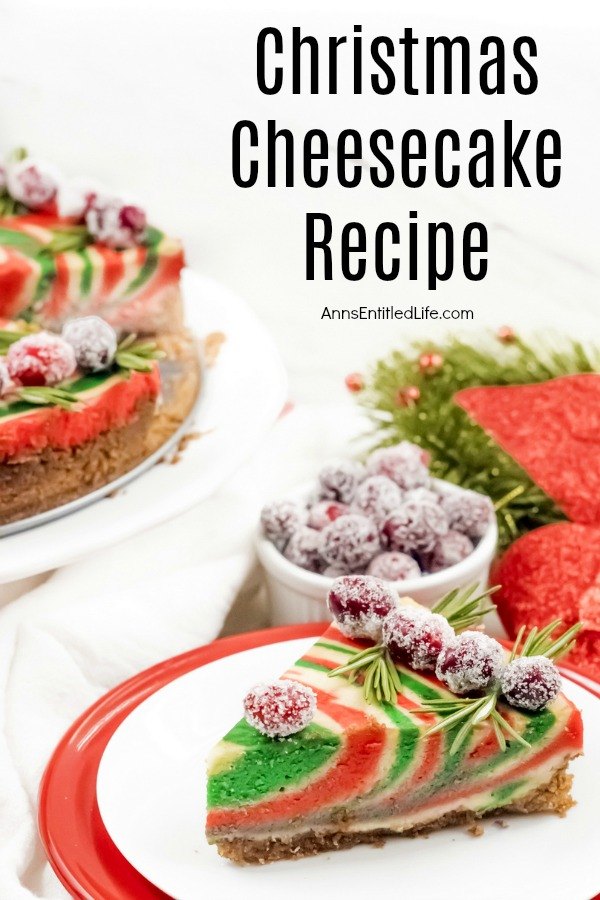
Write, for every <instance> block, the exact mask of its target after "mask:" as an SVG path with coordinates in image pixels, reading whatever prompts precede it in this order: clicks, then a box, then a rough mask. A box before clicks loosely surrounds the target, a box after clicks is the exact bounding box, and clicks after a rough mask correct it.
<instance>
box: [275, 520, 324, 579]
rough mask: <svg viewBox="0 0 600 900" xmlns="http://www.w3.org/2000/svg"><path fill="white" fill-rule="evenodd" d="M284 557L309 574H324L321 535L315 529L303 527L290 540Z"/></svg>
mask: <svg viewBox="0 0 600 900" xmlns="http://www.w3.org/2000/svg"><path fill="white" fill-rule="evenodd" d="M283 555H284V556H285V558H286V559H289V561H290V562H291V563H294V565H295V566H300V568H301V569H308V571H309V572H322V571H323V569H324V568H325V561H324V559H323V557H322V556H321V534H320V532H318V531H315V529H314V528H308V526H306V525H301V526H300V528H298V530H297V531H295V532H294V533H293V535H292V536H291V538H290V539H289V541H288V543H287V546H286V548H285V550H284V551H283Z"/></svg>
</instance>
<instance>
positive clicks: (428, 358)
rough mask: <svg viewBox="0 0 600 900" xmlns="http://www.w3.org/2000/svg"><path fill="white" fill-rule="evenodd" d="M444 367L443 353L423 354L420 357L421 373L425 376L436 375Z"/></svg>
mask: <svg viewBox="0 0 600 900" xmlns="http://www.w3.org/2000/svg"><path fill="white" fill-rule="evenodd" d="M443 365H444V357H443V356H442V354H441V353H437V352H431V353H422V354H421V355H420V357H419V371H420V372H422V374H423V375H434V374H435V373H436V372H439V371H440V369H441V368H442V366H443Z"/></svg>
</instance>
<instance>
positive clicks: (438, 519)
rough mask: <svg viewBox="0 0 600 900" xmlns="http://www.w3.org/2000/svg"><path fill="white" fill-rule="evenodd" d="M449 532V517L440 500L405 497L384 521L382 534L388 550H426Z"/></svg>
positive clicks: (411, 551) (407, 551)
mask: <svg viewBox="0 0 600 900" xmlns="http://www.w3.org/2000/svg"><path fill="white" fill-rule="evenodd" d="M447 532H448V518H447V516H446V513H445V512H444V510H443V509H442V507H441V506H440V504H439V503H435V502H430V501H427V500H423V501H419V500H406V501H404V502H403V503H401V504H400V506H399V507H398V508H397V509H396V510H394V512H393V513H392V514H391V515H390V516H389V517H388V518H387V519H386V521H385V522H384V524H383V526H382V529H381V534H382V539H383V543H384V545H385V546H386V547H389V548H390V550H399V551H400V552H401V553H428V552H429V551H431V550H433V548H434V546H435V544H436V542H437V541H438V540H439V538H440V537H442V536H443V535H444V534H447Z"/></svg>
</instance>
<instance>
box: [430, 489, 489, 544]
mask: <svg viewBox="0 0 600 900" xmlns="http://www.w3.org/2000/svg"><path fill="white" fill-rule="evenodd" d="M441 498H442V499H441V504H442V507H443V509H444V512H445V513H446V515H447V516H448V522H449V524H450V528H452V529H453V530H454V531H460V532H462V533H463V534H466V535H468V536H469V537H470V538H474V539H478V538H481V537H483V535H484V534H485V532H486V531H487V529H488V526H489V524H490V522H491V521H492V517H493V515H494V507H493V505H492V501H491V500H490V498H489V497H488V496H486V495H485V494H478V493H477V491H467V490H463V489H457V490H453V491H445V492H444V493H442V495H441Z"/></svg>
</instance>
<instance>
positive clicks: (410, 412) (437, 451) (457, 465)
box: [359, 334, 600, 548]
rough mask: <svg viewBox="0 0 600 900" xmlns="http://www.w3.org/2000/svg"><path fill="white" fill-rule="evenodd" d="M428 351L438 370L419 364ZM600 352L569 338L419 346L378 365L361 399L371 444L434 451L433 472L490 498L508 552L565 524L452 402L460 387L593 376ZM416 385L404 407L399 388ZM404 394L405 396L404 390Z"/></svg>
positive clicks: (482, 340) (486, 336)
mask: <svg viewBox="0 0 600 900" xmlns="http://www.w3.org/2000/svg"><path fill="white" fill-rule="evenodd" d="M424 353H428V354H430V353H438V354H440V356H441V359H442V361H441V366H440V367H439V368H436V369H434V370H431V369H427V368H426V367H423V366H420V365H419V359H420V357H421V355H422V354H424ZM599 363H600V353H599V351H598V349H597V348H595V347H594V348H591V349H587V348H585V347H584V346H583V344H581V343H579V342H577V341H573V340H568V339H566V338H564V339H563V338H561V339H556V340H555V341H553V342H551V341H550V340H549V339H544V340H542V339H536V340H534V341H533V342H532V343H526V342H525V341H524V340H522V339H521V338H520V337H518V336H516V335H515V336H512V335H511V336H510V342H507V343H504V342H502V341H501V340H499V339H498V338H494V337H492V336H491V335H489V334H482V335H479V337H478V338H476V339H475V340H472V341H471V342H467V341H465V340H461V339H460V338H457V337H452V338H449V339H448V340H447V341H445V342H443V343H438V344H432V343H428V342H414V343H412V344H411V345H410V346H409V348H408V350H407V351H400V350H396V351H394V352H393V353H392V354H391V355H390V357H389V358H387V359H384V360H380V361H379V362H378V363H377V364H376V366H375V370H374V372H373V373H372V374H371V376H370V377H369V378H367V380H366V383H365V386H364V388H363V390H362V391H361V392H360V394H359V400H360V402H361V403H362V405H363V406H364V407H365V408H366V409H367V410H369V412H370V415H371V418H372V419H373V422H374V424H375V432H374V437H375V441H374V445H373V447H383V446H389V445H390V444H396V443H398V441H400V440H408V441H412V442H413V443H415V444H418V445H419V446H421V447H423V448H424V449H426V450H428V451H429V452H430V454H431V473H432V475H433V476H434V477H436V478H443V479H446V480H447V481H451V482H454V483H455V484H459V485H462V486H463V487H466V488H471V489H472V490H476V491H480V492H482V493H485V494H488V495H489V496H490V497H491V499H492V501H493V503H494V505H495V508H496V513H497V517H498V528H499V543H500V547H501V548H505V547H507V546H508V544H510V543H511V542H512V541H513V540H515V539H516V538H517V537H519V535H521V534H524V533H526V532H528V531H531V530H532V529H534V528H538V527H539V526H540V525H547V524H550V523H552V522H559V521H562V520H564V519H565V515H564V514H563V512H562V511H561V510H560V509H559V507H558V506H557V505H556V503H554V501H553V500H552V499H551V498H550V497H549V496H548V495H547V494H546V493H545V492H544V491H542V490H541V488H539V487H538V486H537V485H536V484H535V483H534V482H533V481H532V480H531V478H530V477H529V476H528V475H527V474H526V472H524V471H523V469H522V468H521V467H520V466H519V465H518V464H517V463H516V462H515V461H514V459H512V457H510V456H509V455H508V454H507V453H505V452H504V451H503V450H502V449H501V448H500V447H499V446H498V444H497V443H496V442H495V441H494V439H493V438H491V437H490V436H489V435H488V434H486V432H485V431H484V430H483V429H482V428H481V427H480V426H479V425H477V424H475V423H474V422H473V421H472V420H471V419H470V418H469V416H468V415H467V413H466V412H464V410H462V409H461V408H460V407H459V406H457V404H456V403H455V402H454V399H453V398H454V395H455V394H456V392H457V391H460V390H462V389H463V388H467V387H473V386H482V385H515V384H533V383H539V382H542V381H547V380H548V379H550V378H556V377H558V376H560V375H571V374H576V373H579V372H596V371H598V370H599V368H600V366H599ZM407 387H416V388H418V390H419V391H420V396H419V399H418V400H417V401H416V402H412V401H411V402H408V403H404V402H403V400H402V391H403V390H405V389H406V388H407ZM399 392H400V393H399Z"/></svg>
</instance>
